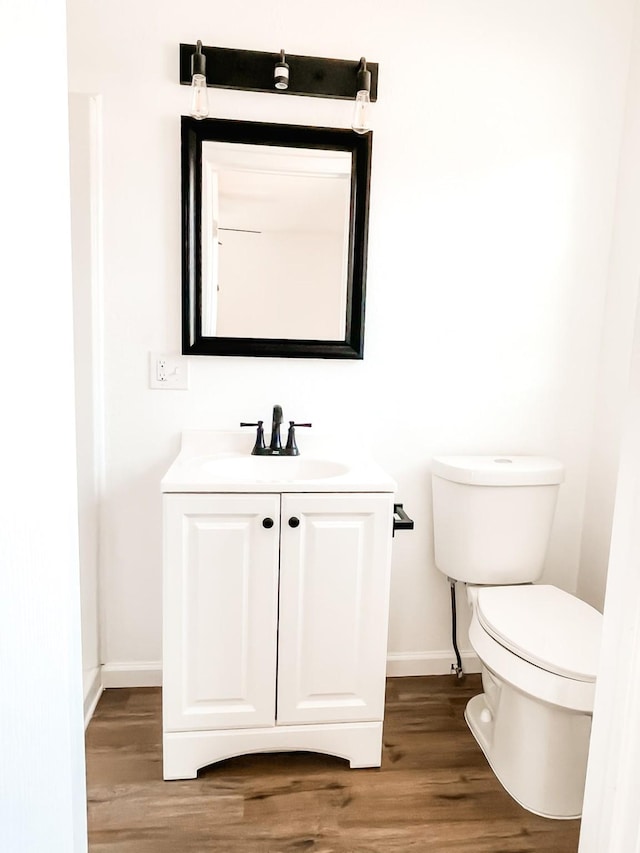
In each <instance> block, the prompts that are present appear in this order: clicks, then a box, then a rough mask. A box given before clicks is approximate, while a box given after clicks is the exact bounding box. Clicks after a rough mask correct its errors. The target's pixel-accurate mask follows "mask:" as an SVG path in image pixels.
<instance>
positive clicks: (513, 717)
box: [432, 456, 602, 819]
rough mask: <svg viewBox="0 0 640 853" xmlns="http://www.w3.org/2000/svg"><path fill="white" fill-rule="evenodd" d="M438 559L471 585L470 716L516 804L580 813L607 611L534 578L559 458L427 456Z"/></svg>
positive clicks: (546, 812)
mask: <svg viewBox="0 0 640 853" xmlns="http://www.w3.org/2000/svg"><path fill="white" fill-rule="evenodd" d="M432 474H433V477H432V485H433V523H434V546H435V562H436V566H437V568H438V569H439V570H440V571H441V572H443V573H444V574H445V575H446V576H447V577H448V578H449V579H451V580H455V581H462V582H464V583H465V584H466V585H467V597H468V600H469V603H470V606H471V613H472V616H471V624H470V627H469V640H470V643H471V646H472V648H473V650H474V651H475V653H476V654H477V655H478V658H479V659H480V662H481V664H482V688H483V691H484V692H483V693H481V694H480V695H479V696H474V697H473V698H472V699H471V700H470V701H469V703H468V705H467V708H466V710H465V719H466V721H467V724H468V726H469V728H470V729H471V732H472V734H473V735H474V737H475V739H476V740H477V742H478V744H479V745H480V747H481V748H482V750H483V752H484V754H485V756H486V758H487V761H488V762H489V764H490V766H491V768H492V770H493V772H494V773H495V775H496V776H497V778H498V779H499V781H500V782H501V784H502V785H503V787H504V788H505V789H506V791H507V792H508V793H509V794H510V795H511V796H512V797H513V799H515V800H516V801H517V802H518V803H519V804H520V805H521V806H523V807H524V808H525V809H528V810H529V811H531V812H534V813H535V814H538V815H541V816H543V817H548V818H559V819H569V818H577V817H580V815H581V813H582V800H583V795H584V783H585V776H586V768H587V755H588V751H589V738H590V734H591V717H592V713H593V701H594V694H595V685H596V670H597V665H598V656H599V649H600V634H601V624H602V616H601V614H600V613H599V612H598V611H597V610H595V609H594V608H593V607H591V606H590V605H588V604H586V603H585V602H584V601H580V600H579V599H578V598H576V597H575V596H573V595H570V594H569V593H567V592H564V591H563V590H561V589H558V588H557V587H555V586H551V585H548V584H536V583H535V581H537V580H538V579H539V578H540V576H541V574H542V569H543V565H544V559H545V555H546V551H547V545H548V541H549V534H550V532H551V526H552V522H553V516H554V512H555V506H556V500H557V496H558V490H559V488H560V484H561V482H562V481H563V479H564V467H563V465H562V464H561V463H560V462H557V461H556V460H554V459H547V458H543V457H537V456H439V457H436V458H434V459H433V462H432Z"/></svg>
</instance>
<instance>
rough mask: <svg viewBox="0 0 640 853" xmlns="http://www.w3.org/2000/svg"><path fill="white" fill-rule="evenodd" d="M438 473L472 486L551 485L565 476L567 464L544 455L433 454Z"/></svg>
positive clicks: (435, 472) (433, 462)
mask: <svg viewBox="0 0 640 853" xmlns="http://www.w3.org/2000/svg"><path fill="white" fill-rule="evenodd" d="M431 470H432V472H433V473H434V474H436V475H437V476H438V477H442V478H443V479H445V480H452V481H453V482H454V483H465V484H467V485H471V486H549V485H553V484H555V483H561V482H562V481H563V480H564V465H563V464H562V462H558V460H557V459H549V458H547V457H545V456H506V455H499V454H498V455H496V456H434V457H433V459H432V461H431Z"/></svg>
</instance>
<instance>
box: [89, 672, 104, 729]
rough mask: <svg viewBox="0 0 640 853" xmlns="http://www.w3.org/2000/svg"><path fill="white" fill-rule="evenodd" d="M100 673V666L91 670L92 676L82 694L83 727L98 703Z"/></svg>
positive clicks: (100, 685)
mask: <svg viewBox="0 0 640 853" xmlns="http://www.w3.org/2000/svg"><path fill="white" fill-rule="evenodd" d="M102 690H103V687H102V673H101V671H100V667H99V666H97V667H96V668H95V670H93V676H92V678H91V681H90V683H89V685H88V686H87V688H86V690H85V694H84V727H85V729H86V728H87V726H88V725H89V723H90V722H91V717H93V712H94V711H95V709H96V705H97V704H98V700H99V699H100V697H101V696H102Z"/></svg>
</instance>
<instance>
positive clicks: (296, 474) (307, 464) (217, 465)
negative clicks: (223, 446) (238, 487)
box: [202, 456, 349, 483]
mask: <svg viewBox="0 0 640 853" xmlns="http://www.w3.org/2000/svg"><path fill="white" fill-rule="evenodd" d="M202 468H203V470H204V471H205V472H206V473H207V474H209V475H210V476H211V477H213V478H215V479H216V480H225V481H226V480H241V481H242V482H243V483H249V482H251V483H286V482H300V481H310V480H325V479H327V478H328V477H340V476H342V475H344V474H347V473H348V472H349V466H348V465H346V464H344V463H342V462H334V461H333V460H330V459H308V458H306V457H301V456H239V457H238V456H232V457H219V458H216V457H213V458H211V459H208V460H205V461H203V462H202Z"/></svg>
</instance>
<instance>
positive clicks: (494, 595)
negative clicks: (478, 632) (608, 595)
mask: <svg viewBox="0 0 640 853" xmlns="http://www.w3.org/2000/svg"><path fill="white" fill-rule="evenodd" d="M475 610H476V612H477V618H478V621H479V623H480V625H481V626H482V628H484V630H485V631H486V632H487V633H488V634H489V636H491V637H492V638H493V639H494V640H495V641H496V642H498V643H499V644H500V645H501V646H503V647H504V648H505V649H507V650H509V651H510V652H513V653H514V654H515V655H518V657H520V658H522V659H523V660H525V661H528V662H529V663H531V664H533V665H535V666H536V667H539V668H540V669H542V670H544V671H546V672H548V673H551V674H554V675H557V676H561V677H563V678H567V679H572V680H575V681H582V682H588V683H594V682H595V680H596V672H597V668H598V656H599V652H600V635H601V626H602V615H601V614H600V613H599V612H598V611H597V610H595V609H594V608H593V607H591V606H590V605H588V604H586V603H585V602H584V601H581V600H580V599H578V598H576V597H575V596H573V595H570V594H569V593H567V592H564V591H563V590H561V589H558V588H557V587H555V586H550V585H546V584H538V585H522V586H501V587H481V588H479V589H478V590H477V599H476V607H475Z"/></svg>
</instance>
